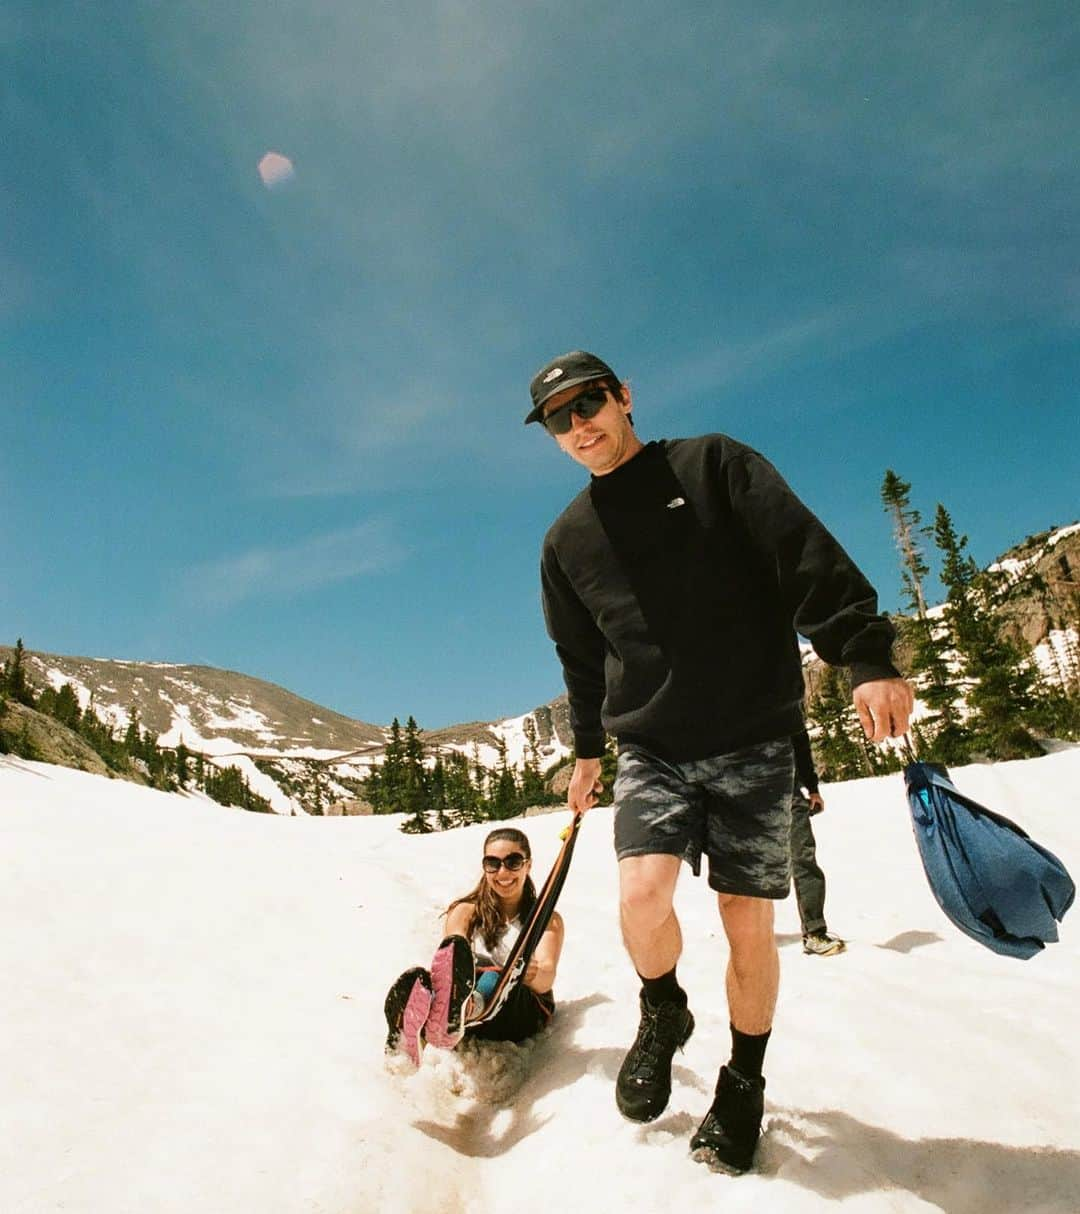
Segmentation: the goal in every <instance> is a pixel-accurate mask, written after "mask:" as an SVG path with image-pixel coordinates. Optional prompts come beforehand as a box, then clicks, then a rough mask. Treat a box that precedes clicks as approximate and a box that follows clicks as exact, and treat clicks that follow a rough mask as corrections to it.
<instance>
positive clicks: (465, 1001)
mask: <svg viewBox="0 0 1080 1214" xmlns="http://www.w3.org/2000/svg"><path fill="white" fill-rule="evenodd" d="M481 868H482V871H481V874H480V879H479V880H478V881H477V883H476V886H475V887H474V888H473V889H472V890H471V891H470V892H469V893H467V894H464V895H463V896H462V897H460V898H456V899H455V900H454V901H453V902H451V903H450V905H449V906H448V907H447V909H446V913H445V915H444V917H443V924H442V932H443V940H442V943H441V944H440V945H439V947H438V949H437V950H436V952H435V956H434V957H433V958H432V962H431V967H430V969H422V968H420V967H419V966H417V967H415V968H413V969H408V970H406V971H405V972H404V973H403V974H401V975H400V976H399V977H398V978H397V980H396V981H395V982H394V984H393V986H391V988H390V990H389V992H388V993H387V996H386V1004H385V1009H384V1010H385V1013H386V1023H387V1028H388V1030H389V1031H388V1035H387V1038H386V1049H387V1053H392V1052H394V1051H395V1050H398V1049H400V1050H403V1051H404V1052H405V1053H406V1054H407V1055H408V1056H409V1058H411V1059H412V1061H413V1063H414V1064H416V1065H419V1062H420V1054H421V1052H422V1050H423V1047H424V1045H425V1044H426V1045H433V1046H437V1047H439V1048H441V1049H454V1048H455V1047H456V1046H457V1045H458V1044H459V1043H460V1042H461V1040H462V1039H463V1038H464V1037H465V1036H466V1035H467V1036H469V1037H470V1038H474V1039H480V1040H486V1041H515V1042H520V1041H524V1040H525V1039H526V1038H528V1037H531V1036H533V1035H534V1034H535V1033H538V1032H539V1031H540V1030H541V1029H542V1028H543V1027H544V1026H545V1025H546V1024H547V1023H548V1021H549V1020H550V1019H551V1017H552V1015H553V1014H554V1011H555V999H554V996H553V995H552V987H553V986H554V983H555V970H556V967H557V966H558V963H559V954H560V953H561V951H562V944H563V921H562V918H561V916H560V915H559V914H558V913H557V912H556V913H554V914H552V916H551V921H550V923H549V924H548V926H547V929H546V930H545V931H544V934H543V936H541V938H540V941H539V943H538V944H537V946H536V950H535V952H534V953H533V955H532V957H531V958H530V959H529V962H528V965H527V966H526V968H525V972H524V974H523V975H522V979H521V981H520V982H519V983H518V985H517V986H515V987H514V989H513V990H512V991H511V992H510V995H509V996H508V998H507V1000H506V1002H505V1003H504V1004H503V1006H502V1007H501V1008H500V1009H499V1011H498V1012H497V1013H496V1014H495V1015H494V1016H492V1017H491V1018H490V1019H489V1020H486V1021H483V1022H482V1023H479V1024H472V1025H471V1026H470V1023H469V1022H470V1021H475V1020H476V1018H477V1017H479V1016H480V1015H482V1013H483V1009H484V1007H485V1005H486V1003H487V1001H488V1000H489V999H490V997H491V994H492V992H493V991H494V989H495V987H496V985H497V983H498V980H499V975H500V974H501V972H502V967H503V966H504V965H505V964H506V960H507V957H508V956H509V953H510V950H511V949H512V948H513V946H514V942H515V941H516V940H517V938H518V935H519V933H520V932H521V930H522V928H523V927H524V926H525V924H527V923H528V920H529V914H530V912H531V911H532V908H533V905H534V904H535V902H536V887H535V886H534V885H533V880H532V876H531V870H532V850H531V848H530V846H529V840H528V838H527V837H526V836H525V835H524V834H523V833H522V832H521V831H520V830H515V829H514V828H513V827H500V828H499V829H497V830H493V831H492V832H491V833H490V834H489V835H488V836H487V838H486V839H485V840H484V851H483V858H482V860H481Z"/></svg>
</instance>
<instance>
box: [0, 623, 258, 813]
mask: <svg viewBox="0 0 1080 1214" xmlns="http://www.w3.org/2000/svg"><path fill="white" fill-rule="evenodd" d="M9 701H10V702H13V703H16V704H22V705H23V706H24V707H26V708H31V709H33V710H34V711H35V712H39V713H41V714H42V715H44V716H47V717H51V718H52V719H53V720H55V721H59V722H60V724H61V725H64V726H66V727H67V728H68V729H70V730H71V731H72V732H73V733H75V734H77V735H78V736H79V737H80V738H82V740H83V741H84V742H85V743H86V744H87V746H89V747H90V749H91V750H93V751H94V753H95V754H97V755H98V756H99V757H100V758H101V760H102V762H104V764H105V766H106V767H107V768H108V770H109V771H110V772H113V773H116V774H117V775H126V774H130V773H132V772H137V773H138V774H139V775H141V776H142V778H143V779H144V780H146V782H147V783H148V784H149V785H150V786H151V787H152V788H157V789H160V790H161V791H163V792H177V791H184V790H186V789H189V788H194V789H198V790H200V791H201V792H205V793H206V795H207V796H208V797H211V798H212V799H213V800H215V801H217V802H218V803H219V804H221V805H235V806H238V807H240V808H241V809H250V810H254V811H256V812H258V813H271V812H273V810H272V807H271V805H270V802H269V801H268V800H267V799H266V798H265V797H262V796H260V795H259V794H258V793H256V792H255V791H253V789H252V788H251V785H250V784H249V783H248V780H247V777H246V776H245V775H244V773H243V772H242V771H240V769H239V768H238V767H232V766H230V767H219V766H218V765H217V764H215V763H214V762H212V761H211V760H210V758H209V757H208V756H207V755H204V754H201V753H199V752H198V751H192V750H189V749H188V748H187V747H186V746H185V745H184V743H183V741H181V742H180V743H179V744H178V745H177V746H160V745H159V744H158V740H157V737H156V736H155V735H154V734H153V733H151V732H150V730H148V729H143V728H142V726H141V723H140V721H139V714H138V710H137V709H136V708H135V707H134V706H132V707H131V708H130V709H129V710H128V723H127V727H126V728H125V729H123V730H120V729H118V728H116V727H114V726H113V725H112V724H110V723H109V722H108V721H106V720H104V719H103V718H102V717H100V716H99V715H98V713H97V711H96V709H95V708H94V700H93V695H91V697H90V700H89V702H88V703H87V704H86V706H85V707H82V706H81V705H80V703H79V697H78V695H77V694H76V691H75V688H74V687H73V686H72V684H71V683H64V684H63V686H61V687H60V688H54V687H45V688H44V689H43V690H41V691H35V690H34V688H33V686H32V685H31V683H30V680H29V678H28V676H27V673H26V650H25V648H24V646H23V641H22V637H19V639H18V640H17V641H16V643H15V648H14V650H13V652H12V656H11V658H10V659H9V660H8V661H7V662H4V663H3V664H0V754H7V753H10V754H16V755H18V756H19V757H20V758H23V759H44V758H45V755H44V754H42V753H41V751H40V750H39V748H38V746H37V744H36V743H35V742H34V739H33V737H32V735H31V732H30V722H29V720H27V719H24V720H23V722H22V724H21V726H20V727H19V729H18V730H17V731H13V730H11V729H8V728H6V727H5V725H4V720H5V710H6V706H7V703H8V702H9Z"/></svg>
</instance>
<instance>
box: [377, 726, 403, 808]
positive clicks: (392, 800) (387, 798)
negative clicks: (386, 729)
mask: <svg viewBox="0 0 1080 1214" xmlns="http://www.w3.org/2000/svg"><path fill="white" fill-rule="evenodd" d="M404 788H405V742H404V739H403V738H402V736H401V722H400V721H399V720H398V719H397V717H394V720H393V722H392V723H391V725H390V742H389V744H388V745H387V747H386V753H385V755H384V756H383V761H382V763H381V764H380V766H379V779H378V782H377V785H376V788H375V791H376V794H377V796H378V803H377V804H376V811H377V812H379V813H384V814H399V813H403V812H404V805H403V804H402V802H403V794H404Z"/></svg>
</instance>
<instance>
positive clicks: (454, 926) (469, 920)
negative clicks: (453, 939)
mask: <svg viewBox="0 0 1080 1214" xmlns="http://www.w3.org/2000/svg"><path fill="white" fill-rule="evenodd" d="M475 914H476V907H475V906H474V905H473V903H472V902H459V903H458V904H457V906H452V907H451V908H450V909H449V910H448V911H447V912H446V914H445V915H444V916H443V938H444V939H445V938H446V937H447V936H464V937H465V939H466V940H468V941H469V943H470V944H471V943H472V924H473V916H474V915H475Z"/></svg>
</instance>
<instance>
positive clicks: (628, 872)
mask: <svg viewBox="0 0 1080 1214" xmlns="http://www.w3.org/2000/svg"><path fill="white" fill-rule="evenodd" d="M681 863H682V861H681V859H680V858H679V857H678V856H668V855H647V856H627V857H624V858H623V859H622V860H620V861H619V914H620V919H621V922H622V931H623V940H624V942H625V944H626V951H627V952H628V953H629V954H630V960H631V961H633V963H634V967H635V969H636V970H637V972H638V976H639V977H640V978H641V980H642V991H641V997H640V1006H641V1021H640V1023H639V1025H638V1034H637V1037H636V1039H635V1041H634V1044H633V1045H632V1046H631V1047H630V1050H629V1052H628V1053H627V1055H626V1058H625V1059H624V1060H623V1064H622V1067H621V1068H620V1070H619V1078H618V1080H617V1081H616V1084H615V1102H616V1104H617V1105H618V1106H619V1111H620V1112H621V1113H622V1114H623V1116H624V1117H629V1118H630V1119H631V1120H633V1121H652V1120H653V1119H654V1118H655V1117H659V1116H660V1114H661V1113H662V1112H663V1111H664V1109H665V1108H666V1107H667V1102H668V1100H669V1099H670V1097H671V1060H672V1058H673V1057H674V1054H675V1051H676V1050H677V1049H679V1048H680V1047H681V1046H683V1045H685V1044H686V1042H687V1041H688V1040H689V1037H690V1034H691V1033H692V1032H693V1031H694V1017H693V1016H692V1015H691V1014H690V1009H689V1008H688V1007H687V1004H686V993H685V992H684V991H683V990H682V988H681V987H680V986H679V984H678V980H677V978H676V976H675V967H676V964H677V963H678V960H679V956H680V954H681V952H682V932H681V930H680V928H679V920H678V918H677V917H676V915H675V909H674V906H673V902H672V900H673V898H674V895H675V884H676V882H677V881H678V878H679V866H680V864H681Z"/></svg>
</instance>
